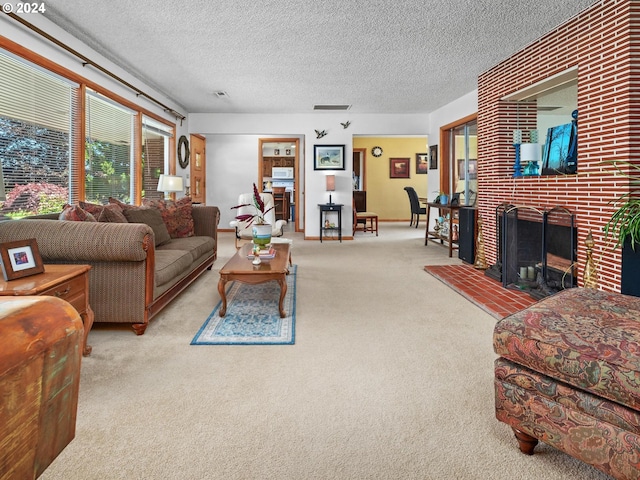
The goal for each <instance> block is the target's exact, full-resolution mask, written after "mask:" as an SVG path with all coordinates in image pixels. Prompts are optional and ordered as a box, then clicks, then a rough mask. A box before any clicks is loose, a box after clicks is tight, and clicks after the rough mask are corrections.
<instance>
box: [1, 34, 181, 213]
mask: <svg viewBox="0 0 640 480" xmlns="http://www.w3.org/2000/svg"><path fill="white" fill-rule="evenodd" d="M0 48H1V49H4V50H6V51H7V52H9V53H11V54H13V55H14V56H16V57H19V58H21V59H24V60H25V61H27V62H31V63H33V64H35V65H37V66H39V67H41V68H43V69H44V70H46V71H49V72H51V73H53V74H55V75H58V76H61V77H63V78H66V79H67V80H69V81H71V82H74V83H77V84H78V85H79V87H78V92H77V95H78V98H77V99H76V108H77V112H76V114H77V115H76V116H75V117H74V120H75V121H74V123H73V124H72V127H71V128H72V132H73V135H74V138H77V139H79V141H78V142H74V145H73V150H72V165H73V167H74V169H73V172H74V173H76V172H77V174H76V175H73V174H71V172H70V176H69V183H70V185H69V188H70V190H71V191H73V192H77V195H78V200H84V199H85V196H86V191H85V174H86V172H85V168H84V150H85V141H86V128H85V126H86V98H87V97H86V95H87V89H90V90H93V91H94V92H96V93H98V94H100V95H103V96H104V97H106V98H108V99H109V100H111V101H113V102H115V103H118V104H120V105H122V106H123V107H125V108H129V109H131V110H133V111H135V112H136V114H135V115H134V162H135V179H132V181H133V182H135V183H134V184H135V185H136V187H135V190H134V198H133V199H132V201H133V204H134V205H140V204H141V202H142V118H143V115H145V116H147V117H149V118H152V119H153V120H155V121H157V122H160V123H162V124H164V125H167V126H168V127H170V128H171V130H172V136H171V138H170V139H169V171H168V172H165V173H168V174H170V175H174V174H175V172H176V145H175V136H176V123H175V122H171V121H169V120H167V119H165V118H163V117H162V116H160V115H158V114H156V113H154V112H152V111H150V110H147V109H146V108H144V107H142V106H140V105H139V104H137V103H135V102H132V101H130V100H128V99H126V98H124V97H122V96H121V95H118V94H117V93H114V92H113V91H111V90H109V89H108V88H107V87H105V86H103V85H101V84H99V83H97V82H94V81H91V80H89V79H87V78H86V77H84V76H82V75H80V74H78V73H76V72H74V71H72V70H69V69H68V68H66V67H63V66H62V65H59V64H57V63H55V62H53V61H51V60H49V59H48V58H46V57H44V56H42V55H40V54H38V53H35V52H33V51H32V50H29V49H27V48H25V47H23V46H22V45H19V44H18V43H16V42H13V41H12V40H9V39H8V38H6V37H4V36H2V35H0ZM76 122H77V123H76ZM74 200H76V199H75V198H74Z"/></svg>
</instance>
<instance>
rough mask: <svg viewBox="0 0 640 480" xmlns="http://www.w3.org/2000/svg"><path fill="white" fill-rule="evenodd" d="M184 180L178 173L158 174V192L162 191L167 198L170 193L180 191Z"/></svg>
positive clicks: (182, 188)
mask: <svg viewBox="0 0 640 480" xmlns="http://www.w3.org/2000/svg"><path fill="white" fill-rule="evenodd" d="M183 190H184V181H183V179H182V177H180V176H178V175H160V178H158V192H164V193H165V198H169V194H170V193H175V192H182V191H183Z"/></svg>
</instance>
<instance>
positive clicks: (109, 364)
mask: <svg viewBox="0 0 640 480" xmlns="http://www.w3.org/2000/svg"><path fill="white" fill-rule="evenodd" d="M408 223H409V222H408V221H407V222H406V224H405V223H385V222H381V223H380V232H379V236H378V237H376V236H375V235H371V234H364V233H362V232H357V233H356V239H355V240H353V241H343V242H342V243H340V242H337V241H327V242H323V243H320V242H318V241H305V240H304V239H303V237H302V235H301V234H289V236H290V237H292V238H293V239H294V247H293V260H294V262H295V263H296V264H297V265H298V275H297V276H298V281H297V290H296V295H297V299H296V343H295V345H282V346H270V347H268V348H265V347H264V346H262V345H242V346H208V347H194V346H191V345H190V342H191V339H192V338H193V335H194V333H195V332H197V331H198V329H199V328H200V326H201V325H202V323H203V321H204V319H205V318H207V316H208V315H209V314H210V313H211V311H212V310H213V309H214V308H215V306H216V305H217V303H218V302H219V301H220V298H219V295H218V293H217V282H218V273H217V272H218V269H219V268H220V267H221V266H222V265H224V263H225V262H226V261H227V259H228V258H229V257H230V256H231V255H232V254H233V253H234V252H235V250H234V241H233V234H232V233H222V234H221V235H220V248H219V251H218V260H217V261H216V263H215V265H214V268H213V269H212V270H211V271H209V272H206V273H205V274H204V275H203V276H202V277H201V278H200V279H198V280H197V281H196V282H195V283H194V284H193V285H192V286H191V287H189V288H188V289H187V290H186V291H185V292H184V293H183V294H181V295H180V296H179V297H178V298H177V299H176V300H175V301H174V302H172V303H171V304H170V305H169V306H168V307H167V308H166V309H165V310H163V311H162V312H161V313H160V315H158V317H156V318H155V319H154V320H153V321H152V322H151V324H150V325H149V328H148V329H147V331H146V333H145V334H144V335H143V336H140V337H138V336H136V335H135V334H134V333H133V332H132V330H131V329H130V328H129V327H105V326H102V325H95V326H94V328H93V330H92V331H91V333H90V335H89V342H90V343H91V345H92V346H93V352H92V354H91V356H90V357H87V358H84V359H83V364H82V375H81V382H80V398H79V407H78V416H77V430H76V438H75V440H73V441H72V442H71V444H70V445H69V446H67V448H66V449H65V450H64V451H63V452H62V453H61V454H60V456H59V457H58V458H57V459H56V460H55V461H54V462H53V463H52V465H51V466H50V467H49V468H48V469H47V470H46V471H45V473H44V474H43V475H42V476H41V477H40V478H41V479H42V480H74V479H81V480H93V479H95V480H105V479H108V480H116V479H145V480H147V479H154V480H155V479H158V480H160V479H161V480H173V479H179V480H183V479H212V480H218V479H220V480H223V479H224V480H253V479H260V480H264V479H277V480H289V479H295V480H312V479H313V480H316V479H317V480H326V479H348V480H352V479H358V480H361V479H362V480H364V479H385V480H386V479H393V480H395V479H403V480H413V479H415V480H418V479H419V480H442V479H455V480H462V479H482V480H513V479H519V480H529V479H531V480H533V479H536V480H539V479H545V480H603V479H605V478H607V477H606V476H605V475H603V474H601V473H599V472H598V471H596V470H594V469H593V468H591V467H588V466H586V465H584V464H582V463H581V462H578V461H577V460H574V459H572V458H571V457H569V456H567V455H565V454H563V453H561V452H558V451H556V450H553V449H552V448H550V447H548V446H546V445H541V446H539V447H537V448H536V451H537V453H536V454H535V455H534V456H532V457H529V456H526V455H523V454H522V453H520V451H519V450H518V448H517V446H516V441H515V439H514V438H513V435H512V433H511V430H510V428H509V427H507V426H506V425H504V424H502V423H500V422H498V421H497V420H496V419H495V415H494V407H493V395H494V393H493V391H494V387H493V361H494V359H495V357H496V356H495V354H494V353H493V348H492V332H493V327H494V325H495V321H496V320H495V318H494V317H492V316H491V315H489V314H488V313H487V312H485V311H484V310H482V309H481V308H479V307H478V306H476V305H475V304H473V303H472V302H470V301H468V300H467V299H465V298H464V297H463V296H461V295H459V294H458V293H456V292H455V291H453V290H452V289H451V288H449V287H448V286H447V285H445V284H444V283H442V282H441V281H439V280H437V279H436V278H435V277H433V276H432V275H429V274H428V273H426V272H425V271H424V265H459V264H460V261H459V260H457V259H450V258H448V257H447V250H446V249H445V248H433V247H432V246H429V247H428V248H426V247H425V246H424V230H423V229H422V228H419V229H414V228H410V227H409V226H408Z"/></svg>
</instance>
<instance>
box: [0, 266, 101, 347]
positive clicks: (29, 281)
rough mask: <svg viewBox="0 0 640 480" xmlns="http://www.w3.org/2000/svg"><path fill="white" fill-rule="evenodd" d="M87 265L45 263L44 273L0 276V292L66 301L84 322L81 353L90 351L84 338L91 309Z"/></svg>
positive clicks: (6, 294)
mask: <svg viewBox="0 0 640 480" xmlns="http://www.w3.org/2000/svg"><path fill="white" fill-rule="evenodd" d="M90 269H91V266H90V265H45V266H44V273H38V274H36V275H31V276H29V277H22V278H17V279H15V280H10V281H8V282H5V281H3V280H0V296H25V295H35V296H50V297H58V298H61V299H62V300H65V301H67V302H69V303H70V304H71V306H72V307H73V308H75V309H76V311H77V312H78V313H79V314H80V318H82V323H83V324H84V344H83V352H82V353H83V355H84V356H87V355H89V354H90V353H91V347H90V346H89V345H87V338H88V336H89V330H91V326H92V325H93V310H91V307H90V306H89V270H90Z"/></svg>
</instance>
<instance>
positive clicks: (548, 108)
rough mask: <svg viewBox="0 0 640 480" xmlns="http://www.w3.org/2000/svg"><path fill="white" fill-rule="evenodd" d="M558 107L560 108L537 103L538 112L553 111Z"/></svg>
mask: <svg viewBox="0 0 640 480" xmlns="http://www.w3.org/2000/svg"><path fill="white" fill-rule="evenodd" d="M560 108H562V107H556V106H554V105H548V106H545V105H539V106H538V111H539V112H553V111H554V110H558V109H560Z"/></svg>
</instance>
